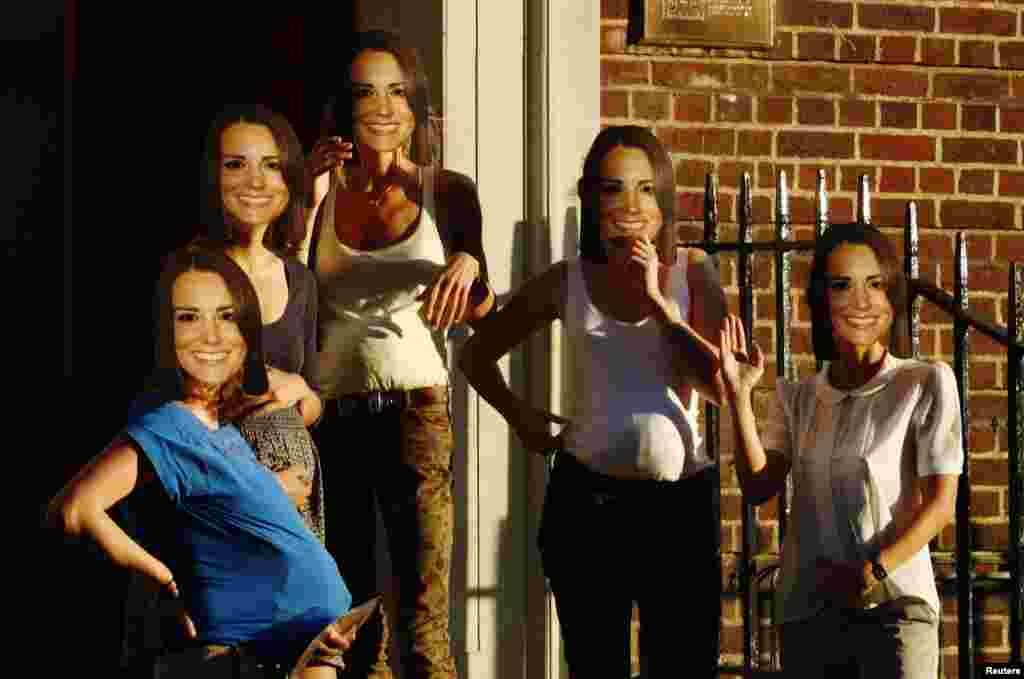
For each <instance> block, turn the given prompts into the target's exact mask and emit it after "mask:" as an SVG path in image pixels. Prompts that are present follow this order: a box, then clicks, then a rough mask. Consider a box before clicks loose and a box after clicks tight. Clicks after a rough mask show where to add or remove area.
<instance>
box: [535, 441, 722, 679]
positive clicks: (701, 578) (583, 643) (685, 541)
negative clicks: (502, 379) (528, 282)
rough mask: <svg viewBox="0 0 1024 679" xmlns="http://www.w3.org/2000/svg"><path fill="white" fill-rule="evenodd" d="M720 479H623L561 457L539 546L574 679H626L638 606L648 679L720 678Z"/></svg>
mask: <svg viewBox="0 0 1024 679" xmlns="http://www.w3.org/2000/svg"><path fill="white" fill-rule="evenodd" d="M717 473H718V470H717V469H716V468H715V467H711V468H709V469H707V470H704V471H702V472H699V473H697V474H695V475H693V476H691V477H687V478H685V479H681V480H679V481H675V482H666V481H634V480H620V479H614V478H611V477H607V476H604V475H602V474H598V473H596V472H593V471H590V470H589V469H588V468H587V467H585V466H584V465H582V464H581V463H580V462H578V461H577V460H576V459H575V458H574V457H573V456H572V455H571V454H569V453H565V452H560V453H557V454H556V459H555V463H554V469H553V471H552V474H551V479H550V482H549V485H548V491H547V495H546V497H545V500H544V514H543V517H542V520H541V530H540V538H539V542H540V549H541V556H542V560H543V566H544V573H545V575H546V576H547V577H548V580H549V582H550V584H551V589H552V592H553V593H554V596H555V606H556V608H557V610H558V618H559V624H560V626H561V631H562V640H563V645H564V649H565V655H566V660H567V661H568V664H569V670H570V672H571V675H572V676H573V677H579V678H581V679H583V678H585V679H600V678H601V677H609V678H614V679H623V677H628V676H630V657H629V656H630V652H629V649H630V621H631V618H632V608H633V602H634V601H635V602H637V605H638V607H639V612H640V655H641V658H642V660H641V662H642V665H643V667H644V676H645V677H647V678H648V679H658V678H660V677H679V676H689V677H712V676H716V672H717V668H718V642H719V619H720V616H721V598H720V596H721V560H720V558H719V553H718V549H717V546H718V544H719V543H718V540H719V538H718V536H719V532H718V531H719V528H718V523H717V521H716V517H714V516H713V515H714V511H713V504H712V495H711V493H712V490H713V488H714V485H713V483H712V481H713V479H714V477H713V475H714V474H717Z"/></svg>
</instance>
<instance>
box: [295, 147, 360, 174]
mask: <svg viewBox="0 0 1024 679" xmlns="http://www.w3.org/2000/svg"><path fill="white" fill-rule="evenodd" d="M352 148H353V147H352V142H348V141H343V140H342V138H341V137H324V138H323V139H320V140H318V141H317V142H316V144H314V145H313V150H312V151H310V154H309V158H307V159H306V167H307V168H308V169H309V173H310V177H312V178H313V179H316V178H317V177H319V176H320V175H322V174H323V173H324V172H327V171H328V170H330V169H331V168H334V167H343V166H344V164H345V163H346V162H347V161H350V160H352V158H353V157H354V154H353V151H352Z"/></svg>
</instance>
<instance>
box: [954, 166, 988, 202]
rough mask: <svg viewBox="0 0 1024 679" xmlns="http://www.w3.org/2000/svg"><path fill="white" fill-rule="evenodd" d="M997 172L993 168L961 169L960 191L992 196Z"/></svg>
mask: <svg viewBox="0 0 1024 679" xmlns="http://www.w3.org/2000/svg"><path fill="white" fill-rule="evenodd" d="M995 174H996V173H995V172H993V171H992V170H961V171H960V187H959V192H960V193H978V194H984V195H987V196H991V195H992V189H993V188H994V187H995V180H996V176H995Z"/></svg>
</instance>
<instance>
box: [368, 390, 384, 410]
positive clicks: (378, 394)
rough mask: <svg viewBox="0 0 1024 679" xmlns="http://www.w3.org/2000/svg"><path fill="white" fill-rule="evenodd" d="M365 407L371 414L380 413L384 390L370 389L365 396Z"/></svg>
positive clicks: (382, 407) (382, 405)
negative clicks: (368, 393)
mask: <svg viewBox="0 0 1024 679" xmlns="http://www.w3.org/2000/svg"><path fill="white" fill-rule="evenodd" d="M366 407H367V409H369V411H370V414H371V415H380V414H381V413H382V412H383V411H384V392H382V391H371V392H370V395H369V396H367V397H366Z"/></svg>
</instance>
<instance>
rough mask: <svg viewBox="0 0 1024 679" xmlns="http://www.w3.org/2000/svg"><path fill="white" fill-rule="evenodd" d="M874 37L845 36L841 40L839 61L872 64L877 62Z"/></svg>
mask: <svg viewBox="0 0 1024 679" xmlns="http://www.w3.org/2000/svg"><path fill="white" fill-rule="evenodd" d="M875 41H876V38H875V36H873V35H843V36H841V37H840V40H839V60H840V61H858V62H864V63H871V62H873V61H874V60H875Z"/></svg>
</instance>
